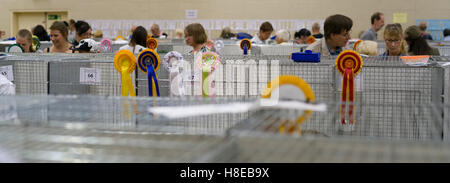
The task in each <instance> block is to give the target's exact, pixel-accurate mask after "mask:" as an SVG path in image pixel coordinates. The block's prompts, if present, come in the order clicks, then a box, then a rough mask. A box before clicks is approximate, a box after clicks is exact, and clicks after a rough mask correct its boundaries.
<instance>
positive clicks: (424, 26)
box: [419, 22, 433, 40]
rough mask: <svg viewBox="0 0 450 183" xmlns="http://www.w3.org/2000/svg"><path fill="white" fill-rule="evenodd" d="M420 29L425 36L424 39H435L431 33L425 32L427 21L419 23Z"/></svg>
mask: <svg viewBox="0 0 450 183" xmlns="http://www.w3.org/2000/svg"><path fill="white" fill-rule="evenodd" d="M419 29H420V32H422V37H423V38H424V39H428V40H433V37H431V35H430V34H428V33H426V32H425V30H427V23H425V22H420V24H419Z"/></svg>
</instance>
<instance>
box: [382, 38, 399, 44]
mask: <svg viewBox="0 0 450 183" xmlns="http://www.w3.org/2000/svg"><path fill="white" fill-rule="evenodd" d="M401 41H402V40H400V39H386V42H388V43H395V44H399V43H400V42H401Z"/></svg>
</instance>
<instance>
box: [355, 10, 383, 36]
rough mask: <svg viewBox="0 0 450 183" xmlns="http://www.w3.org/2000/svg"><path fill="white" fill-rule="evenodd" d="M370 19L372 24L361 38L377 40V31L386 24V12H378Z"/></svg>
mask: <svg viewBox="0 0 450 183" xmlns="http://www.w3.org/2000/svg"><path fill="white" fill-rule="evenodd" d="M370 21H371V23H372V26H371V27H370V28H369V29H367V30H366V31H365V32H364V33H363V34H362V35H361V39H362V40H371V41H376V40H377V39H378V35H377V32H378V31H379V30H380V29H381V28H383V26H384V14H383V13H380V12H376V13H374V14H373V15H372V17H370Z"/></svg>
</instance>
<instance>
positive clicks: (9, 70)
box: [0, 65, 14, 81]
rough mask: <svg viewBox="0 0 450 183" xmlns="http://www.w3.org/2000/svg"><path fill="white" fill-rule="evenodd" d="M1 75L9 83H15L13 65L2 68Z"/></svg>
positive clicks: (0, 68)
mask: <svg viewBox="0 0 450 183" xmlns="http://www.w3.org/2000/svg"><path fill="white" fill-rule="evenodd" d="M0 74H1V75H3V76H5V77H6V79H8V80H9V81H14V75H13V67H12V65H7V66H2V67H0Z"/></svg>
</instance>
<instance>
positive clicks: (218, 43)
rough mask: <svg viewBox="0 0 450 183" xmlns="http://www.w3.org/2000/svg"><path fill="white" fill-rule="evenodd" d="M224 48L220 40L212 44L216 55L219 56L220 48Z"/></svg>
mask: <svg viewBox="0 0 450 183" xmlns="http://www.w3.org/2000/svg"><path fill="white" fill-rule="evenodd" d="M224 46H225V44H224V43H223V41H222V40H217V41H215V42H214V48H216V53H218V54H220V53H221V52H220V51H221V50H222V48H223V47H224Z"/></svg>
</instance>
